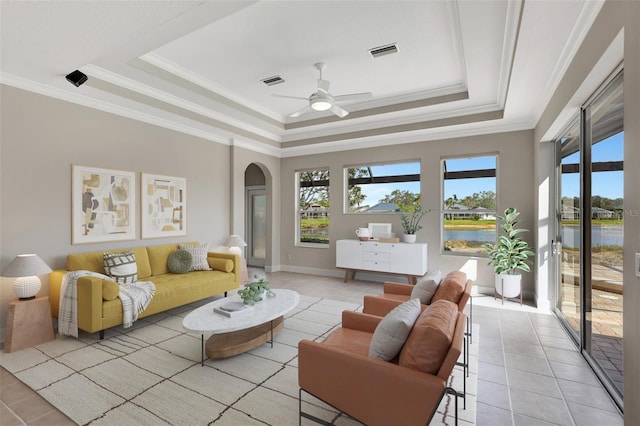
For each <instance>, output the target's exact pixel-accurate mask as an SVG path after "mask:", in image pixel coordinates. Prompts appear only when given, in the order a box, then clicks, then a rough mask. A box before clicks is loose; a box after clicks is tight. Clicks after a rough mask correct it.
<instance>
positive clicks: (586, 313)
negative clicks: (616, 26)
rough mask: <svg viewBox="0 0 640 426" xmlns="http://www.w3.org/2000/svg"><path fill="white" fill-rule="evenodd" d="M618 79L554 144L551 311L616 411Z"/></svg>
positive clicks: (620, 290)
mask: <svg viewBox="0 0 640 426" xmlns="http://www.w3.org/2000/svg"><path fill="white" fill-rule="evenodd" d="M622 78H623V77H622V72H619V73H618V74H617V75H615V76H614V77H612V79H611V80H610V81H609V82H607V83H606V84H605V85H604V86H603V88H602V89H601V90H599V91H598V92H597V93H596V94H595V95H594V96H593V97H592V98H591V99H590V100H589V101H588V102H587V103H586V104H585V105H584V106H583V108H582V110H581V113H580V116H579V117H577V118H576V120H575V121H574V122H573V123H572V125H571V126H569V127H568V128H567V130H566V131H565V132H564V134H563V135H562V136H561V137H560V138H559V140H558V141H557V147H558V148H557V151H556V152H557V153H558V157H557V164H558V179H557V182H558V186H559V187H558V192H557V193H558V201H557V205H558V211H557V227H556V229H557V230H558V233H557V234H558V235H557V240H558V243H557V244H556V252H557V257H556V259H557V266H558V268H557V269H558V286H557V289H558V294H557V306H556V310H557V312H558V314H559V316H560V318H561V319H562V320H563V322H564V323H565V325H566V326H567V329H569V330H570V333H571V334H572V335H573V337H574V338H575V339H576V342H578V343H579V345H580V347H581V349H582V352H583V354H584V355H585V358H586V359H587V360H588V361H589V362H590V363H591V364H592V366H593V367H594V370H595V371H596V372H597V373H598V374H599V375H600V376H601V378H602V380H603V382H604V383H605V385H607V387H608V388H609V390H610V392H611V393H612V396H613V397H614V399H616V400H617V401H618V403H619V404H620V405H622V398H623V392H624V386H623V333H622V325H623V318H622V301H623V297H624V285H623V274H622V271H623V262H622V259H623V246H624V245H623V230H624V220H623V217H624V199H623V174H624V156H623V144H624V126H623V96H622Z"/></svg>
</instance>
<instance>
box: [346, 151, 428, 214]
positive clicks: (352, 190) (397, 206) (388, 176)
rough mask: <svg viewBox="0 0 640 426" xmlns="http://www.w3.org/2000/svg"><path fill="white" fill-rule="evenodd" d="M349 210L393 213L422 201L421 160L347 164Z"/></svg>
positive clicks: (347, 211) (347, 205)
mask: <svg viewBox="0 0 640 426" xmlns="http://www.w3.org/2000/svg"><path fill="white" fill-rule="evenodd" d="M344 173H345V182H346V191H345V194H346V199H345V203H344V205H345V208H344V211H345V213H389V212H397V211H399V210H401V209H402V208H403V207H404V206H405V205H415V204H419V203H420V162H418V161H414V162H407V163H393V164H376V165H364V166H354V167H347V168H345V169H344Z"/></svg>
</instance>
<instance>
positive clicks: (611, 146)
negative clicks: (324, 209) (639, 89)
mask: <svg viewBox="0 0 640 426" xmlns="http://www.w3.org/2000/svg"><path fill="white" fill-rule="evenodd" d="M592 155H593V161H620V160H623V158H624V154H623V133H619V134H617V135H614V136H611V137H610V138H608V139H605V140H603V141H601V142H599V143H597V144H595V145H594V146H593V148H592ZM577 161H578V154H577V153H576V154H573V155H571V156H568V157H566V158H565V159H563V163H575V162H577ZM494 167H496V163H495V157H492V156H489V157H479V158H459V159H449V160H447V169H448V170H449V171H459V170H476V169H489V168H494ZM371 170H372V172H373V174H374V176H380V175H401V174H414V173H420V163H419V162H415V163H404V164H390V165H385V166H371ZM498 173H500V171H499V170H498ZM396 188H397V189H401V190H406V191H411V192H419V191H420V183H419V182H408V183H404V184H394V185H388V184H380V185H363V186H362V191H363V193H364V194H366V195H367V198H366V199H365V201H364V202H363V204H366V205H369V206H373V205H375V204H377V203H378V202H379V200H380V199H381V198H383V197H384V196H385V195H387V194H389V193H390V192H391V191H392V190H393V189H396ZM562 188H563V190H562V192H563V195H566V196H578V195H579V189H580V186H579V175H578V174H577V173H576V174H571V175H564V176H563V178H562ZM495 190H496V188H495V180H494V179H493V178H482V179H474V180H473V182H470V181H469V180H451V181H448V182H447V183H446V185H445V193H444V199H447V198H449V197H451V196H452V195H453V194H455V195H456V196H457V197H458V199H463V198H465V197H466V196H468V195H471V194H473V193H474V192H480V191H495ZM592 193H593V195H600V196H603V197H607V198H611V199H615V198H621V197H622V196H623V172H599V173H594V174H593V181H592ZM438 196H439V195H438ZM433 201H434V200H427V202H426V203H425V205H427V206H430V205H432V203H433Z"/></svg>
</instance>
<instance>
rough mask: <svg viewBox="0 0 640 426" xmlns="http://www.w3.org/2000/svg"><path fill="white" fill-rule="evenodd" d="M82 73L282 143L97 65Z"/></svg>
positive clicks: (87, 67) (236, 121)
mask: <svg viewBox="0 0 640 426" xmlns="http://www.w3.org/2000/svg"><path fill="white" fill-rule="evenodd" d="M82 71H83V72H85V73H86V74H89V75H90V76H92V77H95V78H98V79H100V80H104V81H106V82H108V83H111V84H114V85H116V86H119V87H122V88H124V89H127V90H130V91H132V92H136V93H140V94H142V95H144V96H148V97H150V98H153V99H157V100H159V101H162V102H165V103H168V104H170V105H173V106H176V107H178V108H180V109H184V110H186V111H191V112H195V113H196V114H200V115H202V116H204V117H209V118H212V119H214V120H218V121H221V122H223V123H225V124H228V125H230V126H233V127H237V128H239V129H242V130H244V131H247V132H250V133H253V134H255V135H258V136H262V137H264V138H266V139H269V140H272V141H274V142H281V139H280V135H278V134H275V133H272V132H268V131H266V130H264V129H261V128H259V127H256V126H252V125H250V124H247V123H246V122H243V121H241V120H238V119H235V118H231V117H229V116H227V115H223V114H219V113H217V112H215V111H214V110H212V109H210V108H206V107H203V106H201V105H198V104H196V103H193V102H189V101H186V100H184V99H182V98H180V97H178V96H175V95H171V94H169V93H166V92H163V91H161V90H158V89H156V88H154V87H151V86H149V85H146V84H142V83H140V82H138V81H134V80H132V79H130V78H127V77H124V76H122V75H120V74H116V73H114V72H111V71H109V70H106V69H104V68H102V67H99V66H97V65H92V64H89V65H86V66H84V67H82Z"/></svg>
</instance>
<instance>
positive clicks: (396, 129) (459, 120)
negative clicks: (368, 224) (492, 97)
mask: <svg viewBox="0 0 640 426" xmlns="http://www.w3.org/2000/svg"><path fill="white" fill-rule="evenodd" d="M502 118H504V111H503V110H498V111H487V112H480V113H477V114H468V115H459V116H456V117H444V118H441V119H437V120H429V121H418V122H413V123H404V124H398V125H394V126H385V127H377V128H370V129H366V130H359V131H348V132H343V133H333V134H330V135H327V136H320V137H311V138H306V139H299V140H296V141H290V142H283V143H282V147H283V148H287V147H291V146H298V145H309V144H318V143H324V142H332V141H342V140H350V139H358V138H365V137H370V136H377V135H388V134H402V133H405V132H411V131H414V130H426V129H431V128H439V127H448V126H454V125H457V124H465V123H475V122H482V121H490V120H499V119H502Z"/></svg>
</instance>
